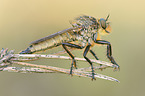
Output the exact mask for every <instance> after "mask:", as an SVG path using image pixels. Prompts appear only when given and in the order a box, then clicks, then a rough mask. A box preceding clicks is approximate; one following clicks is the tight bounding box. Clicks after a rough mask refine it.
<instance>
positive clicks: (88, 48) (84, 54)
mask: <svg viewBox="0 0 145 96" xmlns="http://www.w3.org/2000/svg"><path fill="white" fill-rule="evenodd" d="M90 47H91V45H87V47H86V49H85V51H84V53H83V56H84V58H85V59H86V60H87V61H88V62H89V63H90V65H91V68H92V80H93V79H94V80H96V78H95V77H94V68H93V64H92V62H91V61H90V59H89V58H88V57H86V55H87V53H88V51H89V50H90Z"/></svg>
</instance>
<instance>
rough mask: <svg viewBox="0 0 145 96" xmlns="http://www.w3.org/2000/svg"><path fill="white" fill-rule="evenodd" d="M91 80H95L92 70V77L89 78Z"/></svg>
mask: <svg viewBox="0 0 145 96" xmlns="http://www.w3.org/2000/svg"><path fill="white" fill-rule="evenodd" d="M91 80H92V81H93V80H96V78H95V77H94V72H93V73H92V78H91Z"/></svg>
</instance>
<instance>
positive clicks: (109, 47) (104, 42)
mask: <svg viewBox="0 0 145 96" xmlns="http://www.w3.org/2000/svg"><path fill="white" fill-rule="evenodd" d="M95 43H98V44H102V45H107V57H108V58H109V60H110V61H111V63H113V64H115V65H117V66H118V69H119V65H118V64H117V63H116V62H115V60H114V58H113V56H112V48H111V43H110V42H108V41H105V40H96V41H95Z"/></svg>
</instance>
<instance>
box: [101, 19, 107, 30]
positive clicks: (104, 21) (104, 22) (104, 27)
mask: <svg viewBox="0 0 145 96" xmlns="http://www.w3.org/2000/svg"><path fill="white" fill-rule="evenodd" d="M100 24H101V27H102V28H103V29H106V20H105V19H103V18H101V19H100Z"/></svg>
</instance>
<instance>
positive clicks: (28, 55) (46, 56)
mask: <svg viewBox="0 0 145 96" xmlns="http://www.w3.org/2000/svg"><path fill="white" fill-rule="evenodd" d="M14 57H19V58H20V57H23V59H24V58H25V59H24V60H33V59H35V60H36V59H38V58H46V59H47V58H53V59H67V60H70V59H71V58H70V57H68V56H58V55H39V54H14ZM28 58H30V59H28ZM23 59H21V60H23ZM13 60H19V59H13ZM75 60H78V61H86V59H84V58H77V57H76V58H75ZM90 60H91V62H93V63H96V64H102V65H105V66H107V67H112V68H114V67H117V66H116V65H114V64H112V63H109V62H105V61H100V60H94V59H90Z"/></svg>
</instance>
